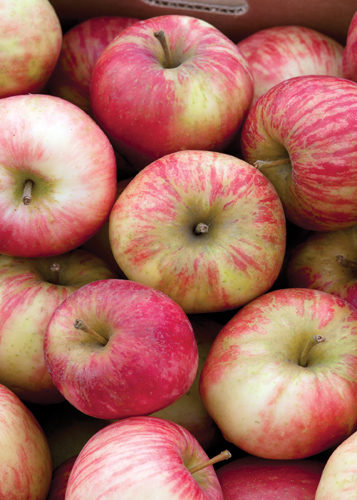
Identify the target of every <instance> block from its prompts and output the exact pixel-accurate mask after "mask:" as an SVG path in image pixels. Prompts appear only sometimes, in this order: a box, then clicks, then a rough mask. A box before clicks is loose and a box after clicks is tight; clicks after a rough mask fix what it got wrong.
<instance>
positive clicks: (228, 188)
mask: <svg viewBox="0 0 357 500" xmlns="http://www.w3.org/2000/svg"><path fill="white" fill-rule="evenodd" d="M109 237H110V243H111V247H112V251H113V255H114V257H115V259H116V261H117V263H118V265H119V267H120V268H121V270H122V271H123V272H124V274H125V275H126V276H127V277H128V278H129V279H132V280H134V281H138V282H141V283H144V284H146V285H148V286H152V287H154V288H157V289H159V290H162V291H163V292H164V293H166V294H167V295H169V296H170V297H171V298H172V299H173V300H175V301H176V302H177V303H178V304H180V305H181V306H182V307H183V309H184V310H185V311H186V312H187V313H203V312H213V311H221V310H224V309H233V308H235V307H238V306H240V305H241V304H243V303H246V302H248V301H249V300H251V299H252V298H255V297H256V296H257V295H259V294H261V293H263V292H264V291H266V290H267V289H269V288H270V287H271V286H272V284H273V283H274V281H275V279H276V278H277V276H278V274H279V272H280V268H281V264H282V261H283V258H284V251H285V238H286V224H285V217H284V213H283V209H282V206H281V202H280V200H279V197H278V195H277V193H276V191H275V190H274V188H273V186H272V184H271V183H270V182H269V181H268V180H267V179H266V177H264V175H262V174H261V173H260V172H259V171H258V170H257V169H255V168H253V167H252V166H251V165H249V164H247V163H246V162H244V161H242V160H239V159H238V158H235V157H233V156H231V155H227V154H224V153H216V152H212V151H180V152H176V153H172V154H171V155H166V156H165V157H163V158H160V159H159V160H156V161H155V162H153V163H151V164H150V165H148V166H147V167H146V168H145V169H143V170H142V171H141V172H139V173H138V174H137V175H136V176H135V177H134V179H133V180H132V181H131V182H130V184H128V186H127V187H126V188H125V189H124V191H123V192H122V193H121V195H120V196H119V198H118V199H117V201H116V202H115V204H114V206H113V209H112V211H111V213H110V218H109Z"/></svg>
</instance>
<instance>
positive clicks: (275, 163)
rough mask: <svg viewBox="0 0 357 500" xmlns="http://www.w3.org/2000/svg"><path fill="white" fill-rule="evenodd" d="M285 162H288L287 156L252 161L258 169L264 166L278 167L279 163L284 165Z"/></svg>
mask: <svg viewBox="0 0 357 500" xmlns="http://www.w3.org/2000/svg"><path fill="white" fill-rule="evenodd" d="M287 163H290V158H289V157H286V158H279V159H278V160H257V161H255V162H254V166H255V167H256V168H257V169H258V170H261V169H262V168H265V167H279V166H280V165H286V164H287Z"/></svg>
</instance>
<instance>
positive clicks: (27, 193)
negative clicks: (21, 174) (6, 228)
mask: <svg viewBox="0 0 357 500" xmlns="http://www.w3.org/2000/svg"><path fill="white" fill-rule="evenodd" d="M32 188H33V181H32V180H31V179H27V181H26V182H25V184H24V190H23V192H22V203H23V204H24V205H29V204H30V203H31V201H32Z"/></svg>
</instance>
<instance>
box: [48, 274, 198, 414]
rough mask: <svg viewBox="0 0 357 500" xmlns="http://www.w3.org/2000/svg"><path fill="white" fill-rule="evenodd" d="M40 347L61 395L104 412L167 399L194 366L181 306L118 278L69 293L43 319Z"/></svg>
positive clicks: (146, 409)
mask: <svg viewBox="0 0 357 500" xmlns="http://www.w3.org/2000/svg"><path fill="white" fill-rule="evenodd" d="M78 321H81V322H83V323H84V325H85V326H86V328H83V329H80V328H79V327H78V325H77V322H78ZM75 325H77V328H76V326H75ZM88 328H89V329H90V330H91V331H93V330H94V332H96V334H97V335H99V336H101V337H102V339H103V343H100V341H98V340H97V339H96V337H95V336H94V335H93V334H91V333H90V332H88ZM86 330H87V331H86ZM44 352H45V359H46V364H47V368H48V370H49V373H50V375H51V377H52V380H53V382H54V384H55V385H56V387H57V388H58V389H59V391H60V392H61V393H62V394H63V395H64V397H65V398H66V399H67V400H68V401H69V402H70V403H71V404H73V406H74V407H75V408H77V409H78V410H80V411H82V412H83V413H86V414H87V415H90V416H93V417H97V418H103V419H118V418H123V417H126V416H133V415H143V414H148V413H152V412H154V411H157V410H159V409H160V408H163V407H164V406H167V405H169V404H171V403H173V402H174V401H175V400H176V399H177V398H179V397H180V396H182V395H183V394H185V392H187V390H188V389H189V388H190V386H191V385H192V383H193V381H194V378H195V375H196V371H197V365H198V350H197V343H196V340H195V336H194V333H193V329H192V326H191V323H190V321H189V319H188V318H187V316H186V314H185V313H184V312H183V310H182V309H181V307H180V306H179V305H178V304H176V303H175V302H174V301H173V300H171V299H170V298H169V297H168V296H166V295H165V294H163V293H162V292H159V291H157V290H154V289H152V288H149V287H146V286H144V285H141V284H139V283H135V282H133V281H129V280H121V279H112V280H111V279H108V280H100V281H96V282H93V283H89V284H88V285H85V286H82V287H81V288H80V289H79V290H76V291H75V292H73V293H72V294H71V295H70V296H69V297H67V299H66V300H65V301H64V302H62V303H61V304H60V306H59V307H57V309H56V311H55V312H54V314H53V316H52V318H51V321H50V323H49V325H48V328H47V332H46V335H45V340H44Z"/></svg>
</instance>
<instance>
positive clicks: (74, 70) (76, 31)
mask: <svg viewBox="0 0 357 500" xmlns="http://www.w3.org/2000/svg"><path fill="white" fill-rule="evenodd" d="M136 21H137V19H135V18H131V17H121V16H103V17H95V18H91V19H86V20H85V21H83V22H81V23H79V24H76V25H75V26H73V27H72V28H71V29H69V30H68V31H66V33H65V34H64V35H63V43H62V49H61V53H60V55H59V58H58V61H57V65H56V67H55V69H54V71H53V72H52V75H51V78H50V80H49V82H48V85H47V91H48V93H49V94H51V95H56V96H58V97H62V98H63V99H67V100H68V101H70V102H72V103H73V104H76V105H77V106H79V107H80V108H82V109H83V111H85V112H86V113H90V111H91V108H90V97H89V86H90V79H91V76H92V71H93V68H94V65H95V63H96V61H97V59H98V57H99V56H100V54H101V53H102V51H103V50H104V49H105V47H106V46H107V45H109V43H110V42H111V41H112V40H113V39H114V38H115V37H116V35H118V34H119V33H120V32H121V31H122V30H123V29H125V28H126V27H128V26H131V25H132V24H134V23H135V22H136Z"/></svg>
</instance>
